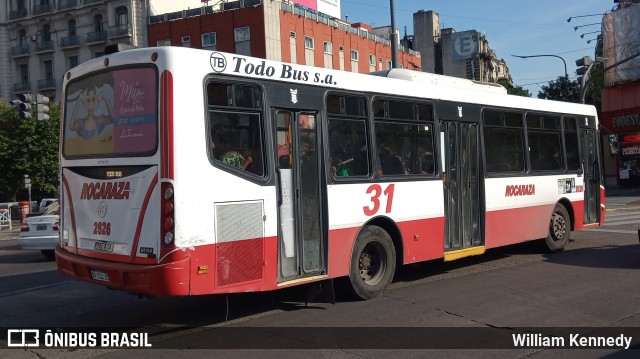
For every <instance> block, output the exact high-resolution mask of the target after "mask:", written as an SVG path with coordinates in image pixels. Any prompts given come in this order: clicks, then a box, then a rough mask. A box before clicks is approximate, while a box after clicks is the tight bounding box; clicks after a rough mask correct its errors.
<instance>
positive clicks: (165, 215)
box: [160, 183, 174, 245]
mask: <svg viewBox="0 0 640 359" xmlns="http://www.w3.org/2000/svg"><path fill="white" fill-rule="evenodd" d="M173 200H174V197H173V186H172V185H171V183H163V184H162V218H161V222H160V223H162V234H163V236H162V237H163V238H164V244H166V245H171V244H173V240H174V234H173V228H174V226H173V225H174V211H173V209H174V207H173Z"/></svg>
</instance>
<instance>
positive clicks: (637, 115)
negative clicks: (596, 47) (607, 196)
mask: <svg viewBox="0 0 640 359" xmlns="http://www.w3.org/2000/svg"><path fill="white" fill-rule="evenodd" d="M602 29H603V35H604V36H603V37H604V53H603V56H604V58H606V63H605V66H607V67H611V69H610V70H608V71H606V72H605V78H604V85H605V88H604V89H603V90H602V93H601V96H602V114H601V118H600V121H601V124H602V135H603V138H602V143H603V157H604V160H605V179H606V183H607V184H608V185H621V186H639V185H640V1H637V0H636V1H631V0H626V1H625V0H620V2H619V4H618V7H617V8H616V9H615V10H613V11H611V12H608V13H606V14H605V15H604V17H603V19H602Z"/></svg>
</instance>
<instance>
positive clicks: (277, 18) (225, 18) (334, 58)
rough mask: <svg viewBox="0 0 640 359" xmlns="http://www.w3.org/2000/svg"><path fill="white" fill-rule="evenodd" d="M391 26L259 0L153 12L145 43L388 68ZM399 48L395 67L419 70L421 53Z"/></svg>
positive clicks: (302, 61)
mask: <svg viewBox="0 0 640 359" xmlns="http://www.w3.org/2000/svg"><path fill="white" fill-rule="evenodd" d="M389 30H390V29H388V28H375V29H374V28H372V27H370V26H368V25H366V24H362V23H355V24H350V23H348V22H346V21H343V20H341V19H338V18H334V17H329V16H328V15H324V14H322V13H320V12H317V11H313V10H311V9H308V8H304V7H300V6H298V5H296V4H294V3H292V2H288V1H284V2H281V1H261V0H243V1H233V2H225V3H223V4H222V8H218V7H217V6H216V7H214V5H212V6H203V7H201V8H194V9H187V10H183V11H178V12H173V13H165V14H161V15H154V16H151V17H150V19H149V26H148V34H149V46H167V45H171V46H188V47H194V48H203V49H209V50H217V51H224V52H231V53H237V54H242V55H249V56H255V57H260V58H264V59H269V60H277V61H284V62H290V63H297V64H305V65H310V66H318V67H326V68H332V69H340V70H345V71H354V72H372V71H381V70H387V69H390V68H391V67H392V63H391V61H392V57H391V42H390V41H389V39H388V38H389V36H388V34H389V33H390V31H389ZM396 32H397V30H396ZM399 48H400V49H399V50H400V51H398V62H399V66H401V67H404V68H410V69H419V64H420V54H419V53H418V52H416V51H413V50H410V49H406V48H403V47H401V46H400V47H399Z"/></svg>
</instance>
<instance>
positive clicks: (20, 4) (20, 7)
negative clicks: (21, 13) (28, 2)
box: [16, 0, 27, 10]
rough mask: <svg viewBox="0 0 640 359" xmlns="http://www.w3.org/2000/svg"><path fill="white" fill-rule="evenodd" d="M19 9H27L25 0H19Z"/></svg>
mask: <svg viewBox="0 0 640 359" xmlns="http://www.w3.org/2000/svg"><path fill="white" fill-rule="evenodd" d="M17 1H18V2H17V4H16V5H17V9H18V10H25V9H26V8H27V7H26V6H25V5H24V3H25V0H17Z"/></svg>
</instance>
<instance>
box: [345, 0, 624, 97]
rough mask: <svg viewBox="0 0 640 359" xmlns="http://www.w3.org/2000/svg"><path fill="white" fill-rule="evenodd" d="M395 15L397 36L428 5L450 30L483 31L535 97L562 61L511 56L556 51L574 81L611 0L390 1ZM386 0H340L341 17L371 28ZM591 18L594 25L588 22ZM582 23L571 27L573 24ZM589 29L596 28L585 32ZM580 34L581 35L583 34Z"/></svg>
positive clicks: (386, 19)
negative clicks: (580, 59) (576, 61)
mask: <svg viewBox="0 0 640 359" xmlns="http://www.w3.org/2000/svg"><path fill="white" fill-rule="evenodd" d="M394 4H395V20H396V27H397V28H398V29H400V35H401V36H404V33H405V32H404V29H405V26H406V29H407V33H408V34H409V35H412V34H413V13H415V12H417V11H418V10H425V11H428V10H433V11H435V12H437V13H438V14H439V15H440V26H441V27H444V28H453V29H455V30H456V31H465V30H476V31H479V32H481V33H484V34H485V35H486V38H487V40H488V42H489V47H490V48H491V49H493V51H494V52H495V53H496V56H497V57H498V58H501V59H504V60H505V61H506V63H507V66H508V67H509V71H510V73H511V77H512V79H513V84H514V86H515V85H519V86H522V87H524V88H526V89H527V90H529V92H531V95H532V96H533V97H536V96H537V94H538V92H539V91H541V86H543V85H546V84H548V82H549V81H553V80H556V79H557V78H558V76H564V64H563V63H562V60H561V59H559V58H556V57H535V58H528V59H521V58H516V57H513V56H512V55H557V56H560V57H562V58H563V59H564V60H565V62H566V64H567V73H568V75H569V79H571V80H575V79H576V77H577V75H576V71H575V70H576V64H575V60H577V59H579V58H582V57H583V56H590V57H591V58H594V53H595V45H596V41H595V40H594V41H591V43H590V44H588V43H587V41H588V40H591V39H595V38H596V36H597V35H598V33H599V31H600V23H601V22H602V16H600V15H598V16H587V17H579V18H572V19H571V22H567V19H568V18H569V17H575V16H581V15H592V14H603V13H605V12H607V11H610V10H611V9H612V8H613V7H614V5H615V4H614V2H613V0H535V1H526V0H482V1H480V0H455V1H452V0H431V1H415V0H396V1H394ZM389 5H390V0H341V17H342V19H345V17H346V16H347V15H348V21H349V22H352V23H354V22H364V23H366V24H369V25H372V26H374V27H378V26H385V25H390V24H391V20H390V19H391V15H390V11H389ZM594 23H597V25H589V24H594ZM580 25H588V26H583V27H581V28H578V29H577V31H576V30H574V27H575V26H580ZM592 31H597V32H598V33H591V34H585V33H589V32H592ZM581 34H585V35H584V37H583V38H581V37H580V35H581Z"/></svg>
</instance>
